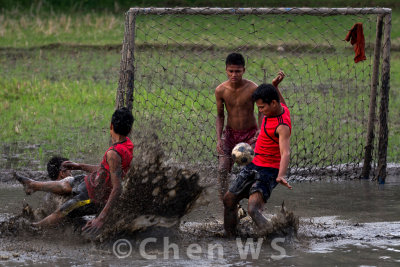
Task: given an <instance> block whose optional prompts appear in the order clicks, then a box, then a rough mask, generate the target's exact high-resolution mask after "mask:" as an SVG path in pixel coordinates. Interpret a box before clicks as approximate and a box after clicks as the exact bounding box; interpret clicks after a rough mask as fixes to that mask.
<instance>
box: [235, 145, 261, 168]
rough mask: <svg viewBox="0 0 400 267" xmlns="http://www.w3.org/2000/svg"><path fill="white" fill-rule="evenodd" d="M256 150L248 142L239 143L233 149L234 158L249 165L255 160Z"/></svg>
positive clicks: (239, 163) (241, 163)
mask: <svg viewBox="0 0 400 267" xmlns="http://www.w3.org/2000/svg"><path fill="white" fill-rule="evenodd" d="M254 155H255V154H254V150H253V148H252V147H251V146H250V145H249V144H247V143H239V144H237V145H236V146H235V147H234V148H233V150H232V159H233V161H234V162H236V163H237V164H238V165H247V164H249V163H250V162H252V161H253V158H254Z"/></svg>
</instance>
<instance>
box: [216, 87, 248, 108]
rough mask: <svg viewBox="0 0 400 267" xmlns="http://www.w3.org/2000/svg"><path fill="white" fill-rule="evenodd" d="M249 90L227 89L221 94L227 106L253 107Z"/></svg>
mask: <svg viewBox="0 0 400 267" xmlns="http://www.w3.org/2000/svg"><path fill="white" fill-rule="evenodd" d="M252 93H253V92H252V91H251V90H240V91H229V90H226V91H225V92H224V94H223V99H224V102H225V105H226V107H227V108H241V107H253V106H254V103H253V100H252V98H251V95H252Z"/></svg>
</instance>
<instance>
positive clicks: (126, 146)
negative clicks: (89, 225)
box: [85, 137, 133, 204]
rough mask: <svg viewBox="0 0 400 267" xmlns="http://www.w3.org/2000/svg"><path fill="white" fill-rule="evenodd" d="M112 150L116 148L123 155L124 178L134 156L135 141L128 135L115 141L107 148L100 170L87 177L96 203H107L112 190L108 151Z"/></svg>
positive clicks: (91, 197) (90, 195)
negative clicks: (122, 139)
mask: <svg viewBox="0 0 400 267" xmlns="http://www.w3.org/2000/svg"><path fill="white" fill-rule="evenodd" d="M110 150H114V151H115V152H117V153H118V155H119V156H120V157H121V165H122V178H124V176H125V174H126V173H127V172H128V170H129V167H130V164H131V161H132V158H133V143H132V142H131V140H130V139H129V138H128V137H127V138H126V140H125V141H122V142H119V143H115V144H113V145H112V146H111V147H110V148H109V149H107V151H106V153H105V154H104V156H103V160H102V162H101V163H100V168H99V169H98V171H96V172H93V173H91V174H89V175H87V176H86V177H85V183H86V188H87V191H88V194H89V197H90V199H91V200H92V201H93V202H95V203H100V204H105V203H106V202H107V200H108V197H109V196H110V193H111V190H112V184H111V177H110V166H109V165H108V162H107V152H108V151H110Z"/></svg>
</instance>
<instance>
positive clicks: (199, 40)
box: [116, 8, 391, 183]
mask: <svg viewBox="0 0 400 267" xmlns="http://www.w3.org/2000/svg"><path fill="white" fill-rule="evenodd" d="M357 22H361V23H363V27H364V35H365V53H366V56H367V59H366V60H365V61H362V62H359V63H354V61H353V58H354V50H353V48H352V46H351V45H350V43H347V42H345V41H344V38H345V36H346V34H347V32H348V31H349V30H350V28H351V27H352V26H353V24H355V23H357ZM390 30H391V9H388V8H131V9H130V10H129V11H128V12H127V13H126V21H125V36H124V41H123V47H122V55H121V66H120V78H119V84H118V89H117V97H116V107H117V108H118V107H122V106H127V107H129V108H130V109H131V110H132V112H133V114H134V116H135V118H136V122H137V123H136V122H135V124H136V126H135V127H148V128H151V127H154V125H153V126H152V125H151V124H152V123H156V124H157V127H158V128H159V129H158V135H159V137H160V138H161V139H162V143H163V144H164V146H165V147H164V149H165V151H166V153H167V155H168V156H169V157H171V158H172V159H175V160H176V161H179V162H185V163H187V164H197V165H201V166H214V167H215V166H216V163H217V157H216V156H217V155H216V148H215V146H216V131H215V118H216V106H215V97H214V90H215V88H216V86H217V85H218V84H219V83H221V82H223V81H225V80H226V77H225V65H224V60H225V58H226V56H227V54H229V53H230V52H240V53H242V54H243V55H244V56H245V59H246V73H245V75H244V78H247V79H250V80H253V81H254V82H256V83H258V84H260V83H262V82H271V80H272V78H273V77H274V76H275V75H276V73H277V72H278V71H279V70H280V69H282V70H283V71H285V72H286V73H287V77H286V78H285V80H284V81H283V82H282V85H281V86H280V87H281V88H282V91H283V92H282V93H283V95H284V97H285V99H287V101H286V102H287V103H288V106H289V108H290V110H291V113H292V121H293V122H292V123H293V134H292V138H291V143H292V146H291V147H292V156H291V164H290V175H310V174H312V173H315V174H317V175H328V176H336V175H346V176H350V177H362V178H368V177H369V176H370V173H371V171H373V172H374V179H377V180H379V182H381V183H383V182H384V181H385V177H386V156H387V144H388V126H387V125H388V122H387V118H388V100H389V99H388V97H389V95H388V92H389V88H390V84H389V81H390ZM381 58H382V64H381ZM379 78H380V79H379ZM379 81H380V82H379ZM378 89H379V90H378ZM378 97H380V101H377V98H378ZM378 104H379V105H378ZM378 109H379V117H378V118H379V120H378V118H377V115H376V113H377V110H378ZM377 120H378V121H379V124H377V123H376V122H377ZM146 124H148V125H146ZM376 132H379V139H378V140H377V139H376V138H374V137H375V133H376Z"/></svg>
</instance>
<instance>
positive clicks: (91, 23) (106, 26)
mask: <svg viewBox="0 0 400 267" xmlns="http://www.w3.org/2000/svg"><path fill="white" fill-rule="evenodd" d="M155 17H157V19H154V18H155ZM124 19H125V16H124V15H123V14H122V13H120V14H112V13H87V14H80V13H77V14H74V13H73V14H66V13H61V14H58V13H53V14H45V15H43V16H42V15H36V14H30V13H26V12H21V11H6V12H4V13H3V14H1V15H0V37H1V38H0V47H14V48H29V47H36V46H44V45H49V44H54V43H61V44H75V45H92V46H107V45H120V44H121V43H122V40H123V35H124V25H125V24H124ZM238 19H239V23H237V20H238ZM375 20H376V19H375V17H374V16H332V17H324V18H322V17H316V16H287V15H285V16H265V17H264V16H263V19H260V18H259V16H246V17H237V16H219V17H217V16H209V17H207V20H206V22H204V18H203V17H201V16H197V17H193V16H192V17H190V16H139V17H138V19H137V23H138V24H140V25H142V26H141V27H140V29H138V30H137V36H136V38H137V42H138V44H140V43H143V42H148V41H149V40H154V42H155V43H158V44H159V43H165V42H167V41H169V43H172V44H174V43H177V42H179V43H182V42H183V43H188V44H198V45H205V46H211V45H215V46H222V47H226V46H227V45H228V43H227V42H224V41H221V40H228V39H232V41H233V42H242V41H243V40H246V41H247V40H250V43H249V45H253V46H268V45H280V44H282V43H283V42H285V43H287V42H286V41H287V40H292V41H293V42H292V45H293V46H296V45H297V46H300V45H311V46H318V45H328V46H329V45H331V46H338V45H340V44H342V46H345V45H344V44H343V39H344V37H345V36H346V34H347V31H348V30H349V29H350V27H351V26H352V25H353V24H354V23H355V22H363V23H364V34H365V36H366V42H367V43H368V42H371V40H373V39H374V38H375V33H374V32H375ZM221 24H222V25H225V27H226V28H227V30H224V29H223V28H222V29H221V27H220V25H221ZM392 24H393V26H392V45H393V46H394V47H396V48H397V49H399V48H400V27H396V26H397V25H400V11H397V10H395V11H394V12H393V19H392ZM233 27H238V28H237V31H236V32H235V33H234V34H233V35H232V34H229V35H228V34H227V33H228V32H232V31H231V30H230V29H231V28H233ZM205 28H207V31H208V32H209V34H208V35H207V37H205V35H206V32H205V30H204V29H205ZM154 29H160V30H163V31H164V32H165V33H168V35H158V36H154V35H149V34H150V33H155V31H154ZM177 29H180V30H179V31H178V30H177ZM305 32H307V36H308V38H304V34H305ZM188 36H189V40H187V39H188ZM168 37H169V38H168ZM372 43H373V41H372ZM230 45H231V46H234V43H233V44H230Z"/></svg>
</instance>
